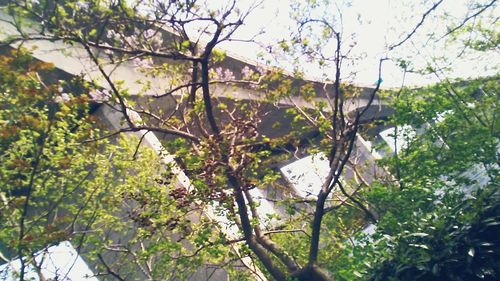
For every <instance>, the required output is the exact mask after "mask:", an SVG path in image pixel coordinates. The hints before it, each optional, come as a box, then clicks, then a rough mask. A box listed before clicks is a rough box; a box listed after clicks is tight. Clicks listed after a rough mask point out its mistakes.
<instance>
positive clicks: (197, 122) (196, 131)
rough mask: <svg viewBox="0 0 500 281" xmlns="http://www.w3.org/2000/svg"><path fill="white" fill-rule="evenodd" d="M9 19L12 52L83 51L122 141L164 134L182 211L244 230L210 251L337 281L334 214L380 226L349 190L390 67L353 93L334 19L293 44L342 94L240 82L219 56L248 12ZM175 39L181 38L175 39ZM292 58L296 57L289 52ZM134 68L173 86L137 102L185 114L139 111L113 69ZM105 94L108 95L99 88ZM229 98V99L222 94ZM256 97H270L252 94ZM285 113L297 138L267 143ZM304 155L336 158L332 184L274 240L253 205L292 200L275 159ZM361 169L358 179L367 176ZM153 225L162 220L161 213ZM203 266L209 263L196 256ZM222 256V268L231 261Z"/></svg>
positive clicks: (39, 8)
mask: <svg viewBox="0 0 500 281" xmlns="http://www.w3.org/2000/svg"><path fill="white" fill-rule="evenodd" d="M441 2H442V1H438V2H436V4H434V5H432V6H431V8H430V9H429V10H428V11H427V12H426V13H425V14H424V15H423V16H422V19H421V21H420V22H419V23H418V24H417V25H416V27H415V28H414V29H412V30H411V31H410V32H409V33H407V36H405V37H403V38H404V39H403V40H402V41H400V42H399V43H396V44H394V45H392V47H391V49H394V48H396V47H398V46H400V45H401V44H403V43H405V42H406V41H407V40H408V39H409V38H411V37H412V36H413V34H415V32H417V30H418V29H419V27H420V26H421V24H422V22H424V20H425V19H426V17H427V15H428V14H429V13H431V12H432V11H434V10H435V9H436V7H437V6H438V5H439V4H440V3H441ZM310 4H311V7H312V8H318V4H317V3H315V1H311V3H310ZM311 7H309V8H311ZM9 8H10V9H11V10H10V11H11V14H12V15H13V16H14V19H15V20H14V21H13V24H14V26H15V27H16V28H17V29H18V30H19V31H20V35H21V36H13V37H10V38H7V42H8V43H13V42H18V41H23V40H52V41H54V40H62V41H63V42H65V43H68V44H73V45H75V46H79V47H81V48H82V49H83V50H84V51H85V52H86V54H87V55H88V57H89V58H90V60H91V61H92V63H93V64H94V66H95V67H96V69H97V71H98V72H99V74H100V76H101V77H102V78H103V80H102V81H101V82H104V83H101V84H102V85H101V86H103V87H106V88H107V89H108V90H109V95H106V92H104V91H101V92H100V96H104V98H102V99H101V100H103V102H104V103H105V104H109V105H110V106H111V107H112V108H114V110H116V111H118V112H120V113H121V114H122V116H123V119H124V124H123V126H122V127H121V128H120V129H119V130H118V131H116V132H112V133H111V134H112V135H116V134H117V133H125V132H144V135H146V134H148V133H150V132H154V133H157V134H159V135H164V136H165V137H164V138H165V146H166V147H167V148H168V150H169V152H170V153H174V154H175V156H176V160H177V162H178V165H179V166H180V167H181V168H182V170H183V171H184V172H185V173H186V174H187V175H188V176H190V178H191V186H190V188H189V189H188V188H186V189H185V190H183V193H182V194H181V195H175V196H176V197H177V199H179V198H182V199H186V200H187V202H189V204H188V205H187V206H186V208H187V209H189V210H191V209H197V210H204V209H207V208H209V207H213V206H214V205H215V208H216V209H217V210H223V212H222V215H223V216H226V217H227V218H228V219H229V221H231V222H233V224H234V225H236V226H237V227H238V229H239V231H240V234H241V236H242V237H236V239H233V238H231V237H227V236H223V237H222V238H221V239H217V240H213V236H214V235H215V234H214V232H213V228H207V229H209V230H210V231H207V232H206V233H204V232H203V231H201V232H196V233H198V234H200V235H199V236H198V235H197V237H199V239H193V241H194V242H195V245H196V246H199V247H200V249H217V246H221V245H227V244H234V243H236V242H241V241H243V242H244V244H243V246H242V249H241V252H242V253H243V254H244V255H249V256H251V257H255V258H256V260H257V261H258V263H259V264H261V265H262V267H263V268H265V269H266V271H267V272H268V273H269V275H270V276H272V277H273V278H274V279H276V280H286V279H287V278H296V279H299V280H329V279H331V277H330V276H329V274H328V273H327V272H326V271H325V270H324V268H323V267H324V265H325V263H326V262H325V261H324V260H322V258H323V257H322V256H321V255H322V251H320V249H321V247H320V246H321V243H320V240H321V239H324V238H326V237H328V235H329V234H331V226H332V225H333V226H336V225H339V224H341V222H339V221H336V220H334V219H332V217H334V216H333V215H332V212H334V211H336V210H338V209H339V208H340V207H341V206H343V205H347V204H348V203H351V202H352V205H353V206H355V208H356V210H357V209H361V210H362V213H361V214H362V215H360V214H359V212H357V213H356V212H351V213H350V212H346V213H347V214H346V215H345V218H346V219H349V217H353V218H352V220H358V221H359V220H361V219H362V217H363V215H364V214H366V216H367V217H369V218H371V219H372V220H377V218H376V216H375V215H374V214H373V213H372V212H371V211H370V209H371V206H369V205H368V204H367V203H366V202H365V201H366V200H363V199H362V198H359V197H355V196H354V194H355V193H357V191H358V190H359V189H360V188H361V187H364V186H365V185H366V184H365V183H363V184H357V185H353V184H349V186H344V184H345V183H343V182H342V180H341V177H342V176H343V175H345V170H346V167H347V166H349V165H350V164H351V163H350V161H352V158H353V157H351V156H352V152H353V150H354V148H355V144H356V141H357V138H356V136H357V133H358V131H359V130H360V126H361V124H362V123H364V122H369V121H370V120H369V118H366V116H365V115H366V114H367V112H368V110H369V108H370V105H372V104H373V102H374V100H375V97H376V95H377V93H378V91H379V88H380V84H381V83H382V79H381V65H382V62H383V61H384V60H386V58H385V57H384V58H382V59H381V60H380V64H379V75H378V77H376V79H375V80H376V84H375V87H374V88H373V89H371V90H370V91H368V93H359V92H356V91H355V89H353V88H352V87H349V86H348V85H345V84H343V83H342V76H341V71H342V70H343V67H344V64H343V63H344V62H345V61H346V56H347V55H348V50H349V48H350V46H348V45H347V46H346V44H344V37H343V34H342V33H341V29H339V26H338V24H336V23H334V22H332V21H330V19H329V18H326V17H321V16H323V15H321V16H320V17H316V14H314V13H311V14H309V15H306V17H305V18H300V17H299V21H300V30H299V33H298V36H297V37H296V38H294V40H295V41H294V42H293V43H294V44H298V46H299V47H301V48H302V49H303V51H305V53H306V54H307V55H309V56H310V57H311V58H313V59H319V62H320V63H321V64H329V65H331V66H332V69H333V71H334V79H333V81H332V83H330V85H328V87H321V86H322V85H320V84H319V83H314V82H309V81H301V80H298V79H296V77H291V76H289V75H285V74H284V73H283V72H282V71H280V70H278V69H257V68H256V67H247V68H246V69H245V68H243V69H245V71H242V73H235V72H234V71H231V70H228V69H222V68H220V65H221V63H222V62H223V61H224V59H225V58H224V55H223V54H221V53H220V52H219V51H217V50H216V49H215V47H216V46H217V45H218V44H220V43H222V42H224V41H228V40H235V38H233V37H232V36H233V35H234V34H235V32H236V30H237V29H238V28H239V27H240V26H241V25H242V24H243V22H244V20H245V17H246V16H247V15H248V14H249V13H250V12H251V11H252V10H253V9H254V8H255V6H254V5H252V6H250V7H249V8H248V9H246V10H245V11H243V12H242V11H240V10H239V9H237V8H236V1H230V2H229V3H225V4H223V5H221V6H218V5H213V6H212V5H210V4H209V3H206V2H197V1H186V2H182V3H181V2H175V1H170V2H168V3H163V2H155V1H153V2H149V1H137V2H133V3H129V2H124V1H95V2H93V1H92V2H88V3H87V2H85V3H82V2H80V1H64V2H63V3H60V2H57V1H39V2H31V1H15V2H13V3H12V4H11V5H10V6H9ZM307 11H309V10H307ZM21 16H22V18H26V17H29V18H31V19H32V20H34V21H36V22H40V23H41V27H40V28H41V32H39V33H37V34H28V33H26V32H24V29H23V26H22V21H21ZM70 16H71V17H70ZM310 26H315V27H314V28H316V27H317V26H319V28H321V29H322V30H323V31H324V32H322V33H321V34H322V37H320V38H316V39H318V41H317V42H316V44H312V43H310V42H309V43H308V42H307V41H306V40H305V38H306V37H304V36H303V35H304V34H307V32H310V31H312V30H313V29H314V28H311V29H310ZM165 29H168V30H171V31H173V32H166V31H165ZM309 34H310V33H309ZM202 41H204V42H206V43H201V42H202ZM325 41H330V42H333V43H334V47H333V48H332V49H331V50H330V52H326V51H325V50H322V49H320V48H319V47H320V46H322V45H321V42H325ZM282 46H283V48H284V49H286V46H287V44H286V42H283V44H282ZM311 46H313V47H311ZM346 48H347V50H346ZM316 51H317V52H316ZM130 61H134V62H135V63H136V64H137V65H138V66H140V68H141V71H142V73H143V74H144V75H145V76H149V77H153V78H154V79H155V80H154V81H156V82H162V84H161V85H162V86H164V87H163V88H162V89H160V90H161V92H155V90H156V89H155V87H156V85H152V84H151V83H148V82H147V81H141V82H142V85H141V86H142V89H141V90H139V93H135V94H136V95H137V94H139V95H142V97H141V98H143V99H147V98H150V99H152V100H156V101H157V102H158V103H159V102H162V103H164V104H173V106H170V107H166V108H160V109H159V110H156V111H154V110H152V108H151V106H149V107H147V106H144V104H147V103H141V98H135V100H134V98H133V97H132V96H131V93H130V92H129V91H128V89H127V88H126V87H124V86H123V85H124V84H125V82H124V81H119V80H118V79H120V78H119V77H118V79H116V78H114V77H113V76H112V74H113V70H109V69H110V68H109V66H108V64H110V63H111V64H113V65H112V66H111V68H112V69H115V66H116V65H120V64H126V63H129V62H130ZM94 82H95V84H99V83H98V82H99V81H94ZM240 85H241V87H240V88H241V89H245V90H248V91H249V92H250V93H251V94H254V96H253V97H254V98H253V99H250V100H245V99H242V97H241V96H238V95H231V94H227V92H230V91H231V90H232V89H233V87H236V86H240ZM217 89H219V90H220V89H222V90H225V91H227V92H226V93H221V92H220V91H219V92H217ZM256 89H257V90H261V91H263V92H264V93H265V95H262V94H261V95H258V93H256V92H252V90H256ZM363 94H364V95H363ZM361 98H364V101H365V102H364V104H362V106H360V107H355V108H350V107H348V106H347V104H349V101H352V100H355V99H356V100H357V99H361ZM295 101H301V102H302V104H305V105H306V106H302V105H300V106H299V105H298V103H296V102H295ZM167 102H168V103H167ZM135 103H136V106H134V104H135ZM149 104H151V103H149ZM273 104H278V105H283V104H285V105H286V106H287V107H289V109H288V114H290V115H291V116H292V117H291V118H290V119H292V122H291V127H288V126H286V125H287V124H279V122H277V123H278V124H277V126H281V127H277V128H281V129H282V130H285V131H287V133H286V134H281V135H280V134H278V135H277V136H273V138H270V137H268V136H266V135H264V134H263V132H262V130H261V128H262V127H263V126H264V125H266V124H267V123H268V122H271V121H270V120H269V119H266V116H269V115H270V114H272V113H274V112H277V109H276V108H274V107H272V105H273ZM141 105H142V106H141ZM137 116H139V117H140V118H137ZM277 131H279V130H278V129H277ZM288 131H291V133H288ZM304 131H307V132H312V135H316V136H317V140H319V141H316V142H315V141H310V140H307V139H305V140H304V141H303V142H302V143H301V142H300V141H296V138H297V136H300V135H303V134H304ZM144 135H143V137H144ZM301 138H302V137H301ZM142 139H143V138H142V137H141V140H142ZM304 143H307V145H309V147H310V148H312V150H316V151H322V152H323V153H324V154H325V155H326V156H327V158H328V161H329V166H330V169H329V173H328V175H327V176H326V177H325V178H324V180H323V183H322V186H321V188H320V191H319V193H318V194H317V195H316V197H315V198H314V199H306V200H302V199H301V200H293V199H292V200H288V202H287V203H288V204H287V206H286V207H287V208H288V209H289V210H291V212H297V211H299V212H300V213H301V215H302V216H293V217H292V216H291V219H290V221H289V222H287V224H286V225H283V226H281V227H280V228H278V229H271V230H265V229H264V228H263V227H262V226H261V221H263V218H262V216H260V215H259V213H258V211H257V207H258V203H257V202H256V199H257V198H255V197H254V196H252V195H251V191H252V190H254V189H256V188H258V186H262V185H267V184H273V186H274V187H275V188H279V187H282V188H283V189H285V187H286V184H284V183H282V182H280V181H278V180H277V179H278V178H279V174H277V173H276V171H273V170H272V169H269V167H270V165H271V164H272V163H273V162H275V161H277V159H276V158H279V156H278V157H271V156H273V153H275V154H276V152H283V151H287V150H288V149H289V148H293V149H296V148H300V147H301V146H303V145H304ZM351 166H353V167H352V169H354V170H356V167H355V165H351ZM263 167H264V168H263ZM173 170H175V169H172V171H173ZM176 184H177V182H176V181H175V180H174V181H172V182H168V183H167V185H169V187H170V188H172V189H173V187H175V186H176ZM337 188H338V190H339V194H340V198H341V199H340V200H339V201H340V202H336V203H333V204H332V203H331V201H332V200H331V199H330V197H329V196H331V195H332V194H333V192H334V189H337ZM173 190H176V189H173ZM160 194H161V193H160ZM172 196H174V195H172ZM175 196H174V197H175ZM155 198H157V200H161V199H158V197H155ZM147 201H148V202H145V203H146V204H145V205H144V208H154V206H155V205H154V204H153V205H151V204H150V203H149V200H147ZM297 201H298V202H297ZM300 204H302V205H300ZM301 209H302V210H301ZM155 210H156V211H155V212H153V216H154V215H167V216H170V213H169V211H170V210H171V209H167V210H165V209H163V208H159V209H155ZM353 213H355V214H353ZM144 214H145V215H146V214H147V215H151V213H150V212H144ZM339 214H340V212H339ZM308 216H309V217H310V218H312V219H308ZM140 219H145V220H146V221H148V223H149V221H150V219H151V218H150V217H147V216H146V217H145V218H144V217H140ZM300 219H306V220H307V221H308V222H309V223H308V227H306V228H304V227H301V226H300ZM202 222H203V221H202ZM206 224H207V223H206V222H204V224H202V225H206ZM328 224H330V225H328ZM183 225H184V226H186V224H183ZM296 226H297V227H296ZM173 229H174V230H175V231H179V232H181V233H185V234H186V235H184V237H187V236H189V235H190V234H191V233H192V232H190V231H186V232H183V231H182V229H179V228H178V227H177V226H176V225H175V227H173ZM175 231H173V232H175ZM201 234H204V235H201ZM340 237H342V236H340ZM344 237H345V236H344ZM149 238H151V237H149ZM287 239H289V240H291V241H294V242H297V244H296V245H299V246H300V248H302V249H304V251H305V253H304V252H300V253H294V251H293V247H294V245H290V244H287V243H286V242H283V241H285V240H287ZM152 241H154V240H152ZM280 241H281V243H276V242H280ZM159 245H162V246H164V249H166V250H169V249H170V248H169V247H173V246H172V244H169V243H166V244H160V243H156V244H155V243H152V244H149V246H150V247H149V249H148V251H156V250H157V246H159ZM176 245H179V244H176ZM296 245H295V246H296ZM118 250H119V249H118ZM216 251H217V250H216ZM146 252H147V251H146ZM196 254H197V251H194V255H196ZM216 255H219V256H220V255H221V252H218V253H216ZM325 255H326V256H327V257H328V255H327V254H325ZM167 256H168V255H167ZM169 258H170V260H174V259H175V258H174V257H169ZM160 259H161V258H160ZM139 260H140V258H139ZM177 260H179V259H177ZM184 264H185V263H184ZM106 268H108V269H109V273H110V274H111V275H113V276H115V275H116V276H119V274H117V273H116V272H114V271H113V269H112V268H110V267H108V266H106ZM155 272H156V271H155ZM116 276H115V277H116Z"/></svg>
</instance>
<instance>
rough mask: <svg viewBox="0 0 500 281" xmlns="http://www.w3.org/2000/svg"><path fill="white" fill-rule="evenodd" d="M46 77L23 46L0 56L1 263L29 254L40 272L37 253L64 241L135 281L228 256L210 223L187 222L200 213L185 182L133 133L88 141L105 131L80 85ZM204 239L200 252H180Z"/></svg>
mask: <svg viewBox="0 0 500 281" xmlns="http://www.w3.org/2000/svg"><path fill="white" fill-rule="evenodd" d="M51 77H54V73H53V69H52V66H51V65H49V64H46V63H42V62H37V61H35V60H33V59H32V58H31V57H30V55H29V54H28V53H27V52H26V51H23V50H15V51H13V52H12V54H9V55H2V56H1V57H0V92H1V93H2V96H1V99H2V102H1V104H2V107H1V110H0V117H1V118H0V120H1V121H0V122H1V126H2V127H1V131H2V135H1V139H0V140H1V142H0V144H1V160H2V161H0V162H1V167H0V178H1V182H2V187H1V190H0V191H1V193H0V195H1V198H2V205H1V207H0V210H1V212H0V226H1V227H0V229H1V230H0V245H1V247H0V249H1V252H0V254H1V257H2V259H3V260H4V262H6V261H9V260H11V259H14V258H16V257H19V256H25V257H29V258H28V259H26V260H25V263H26V264H28V263H30V264H33V265H34V266H35V268H36V267H37V266H40V265H39V264H36V262H35V261H34V260H33V259H32V258H34V256H33V255H34V253H36V252H38V251H39V250H40V249H44V248H45V247H48V246H50V245H53V244H57V243H58V242H60V241H63V240H70V241H72V243H73V245H75V247H78V248H81V247H82V248H81V252H83V253H85V258H86V259H87V260H88V261H90V262H91V263H92V264H95V265H96V266H97V268H96V270H97V272H96V273H97V275H102V274H104V276H106V275H109V272H107V271H108V270H109V268H113V270H116V274H121V275H123V276H128V278H133V279H142V278H145V277H144V276H146V277H148V278H155V279H165V278H167V277H166V276H169V275H171V276H170V277H168V278H180V279H186V278H188V277H189V276H191V275H192V274H194V273H195V272H196V271H197V270H199V267H200V266H201V265H202V264H204V263H206V262H209V261H210V262H212V263H214V262H222V261H224V259H225V258H227V257H231V256H232V254H231V253H228V249H227V247H225V246H224V240H223V239H222V238H217V237H218V234H217V230H216V229H215V228H214V227H213V225H212V224H211V223H210V222H209V221H208V220H207V219H198V223H195V222H192V221H190V219H193V217H194V216H196V212H197V209H196V208H194V209H193V208H191V207H190V206H188V204H187V200H189V199H188V198H186V196H185V191H183V190H182V188H181V189H174V188H169V187H168V186H169V185H171V179H172V175H171V171H170V170H169V169H168V168H165V167H164V166H162V165H161V164H160V163H161V161H160V159H158V156H156V155H155V154H154V152H153V151H152V150H150V149H146V148H139V147H137V145H138V144H137V141H138V139H134V138H131V137H132V136H129V137H128V138H118V139H114V140H111V139H102V140H94V141H89V140H91V139H98V138H99V137H101V136H102V135H103V132H102V130H101V129H99V127H100V126H102V124H101V125H99V124H100V123H99V121H98V120H97V118H96V117H94V116H93V115H89V104H91V103H90V99H89V98H88V97H87V95H86V94H85V93H84V92H85V91H86V90H85V88H86V87H88V86H89V85H88V84H87V83H86V82H83V81H82V80H79V78H76V79H72V80H67V81H64V82H63V81H53V80H54V79H52V78H51ZM51 80H52V81H53V82H52V83H51V82H50V81H51ZM73 93H74V94H73ZM127 139H128V140H127ZM132 157H134V159H132ZM146 167H147V168H146ZM173 229H177V232H176V233H173V232H172V230H173ZM117 237H120V238H117ZM124 237H127V239H126V240H124V241H123V242H121V243H120V242H119V241H121V240H123V238H124ZM151 241H155V243H151ZM186 241H189V242H186ZM210 241H211V243H213V245H212V246H213V247H211V248H209V249H207V250H206V251H205V250H204V249H200V250H198V251H197V252H196V253H197V255H192V253H190V252H191V250H190V249H191V248H189V247H188V248H186V246H187V245H191V246H190V247H203V246H205V243H210ZM103 257H104V258H103ZM130 259H132V260H134V261H135V262H133V263H130V262H129V261H130ZM152 261H155V262H154V263H153V265H154V266H148V264H150V263H151V262H152ZM124 264H125V266H123V265H124ZM179 267H180V268H182V271H178V270H177V269H178V268H179ZM165 268H168V269H169V270H165ZM23 273H24V271H23ZM236 274H239V275H241V273H238V272H236ZM20 277H21V278H22V276H20Z"/></svg>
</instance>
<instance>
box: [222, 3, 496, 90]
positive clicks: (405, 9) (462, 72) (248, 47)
mask: <svg viewBox="0 0 500 281" xmlns="http://www.w3.org/2000/svg"><path fill="white" fill-rule="evenodd" d="M436 1H437V0H433V1H429V0H427V1H424V2H425V3H423V4H422V3H420V2H421V1H415V0H413V1H409V0H353V1H351V5H350V7H347V6H344V7H342V13H343V21H344V34H346V35H349V34H356V39H357V45H356V47H355V49H354V50H353V54H354V55H364V58H363V59H361V60H358V61H356V62H355V63H354V64H353V65H349V66H348V67H346V69H344V73H350V72H356V73H357V74H356V77H355V78H353V79H352V81H353V82H355V83H358V84H361V85H373V84H374V83H375V81H377V73H378V72H377V66H378V60H379V58H380V57H382V56H384V55H387V56H389V57H390V58H397V57H404V58H410V61H412V62H414V63H415V65H416V66H418V67H422V66H425V65H426V64H428V63H430V62H432V58H433V57H440V56H446V57H448V58H450V59H451V60H453V59H454V56H456V55H457V54H458V53H460V51H461V50H459V49H458V48H457V45H455V46H453V45H449V44H446V42H445V40H440V41H438V42H435V41H436V40H430V41H428V42H426V41H427V39H428V34H429V33H431V32H436V34H437V35H442V34H444V33H446V30H447V27H448V26H449V25H450V24H449V21H448V24H447V23H446V22H444V21H443V20H442V19H440V18H439V17H441V16H442V15H443V14H444V13H447V14H448V15H449V16H450V17H451V19H453V18H454V19H455V21H454V22H455V23H456V22H460V21H461V20H462V19H463V18H464V17H465V16H466V15H467V13H468V8H467V2H468V1H467V0H445V1H444V2H443V3H442V4H441V5H440V6H439V7H438V9H436V10H435V12H433V13H432V14H431V15H429V16H428V17H427V18H426V21H425V24H424V25H423V26H422V28H421V29H419V30H418V32H417V33H416V35H415V36H414V37H413V39H412V40H409V41H407V42H406V44H405V45H403V46H401V47H399V48H397V49H396V50H395V51H392V52H387V46H388V45H391V44H394V43H396V42H398V41H399V40H401V39H402V38H404V36H405V35H406V34H407V33H408V32H410V31H411V30H412V29H413V28H414V27H415V25H416V24H417V23H418V22H419V21H420V19H421V17H422V14H423V13H424V12H425V11H427V10H428V9H429V8H430V7H431V6H432V5H433V4H434V3H435V2H436ZM252 2H253V0H240V1H239V2H238V5H241V7H246V6H248V5H249V3H252ZM289 2H290V1H289V0H272V1H270V0H264V3H263V5H262V6H261V7H259V8H257V10H255V11H254V12H253V13H252V14H251V15H250V16H249V17H248V18H247V20H246V24H245V26H243V27H241V29H240V30H239V32H238V33H237V34H236V35H237V37H238V38H241V39H245V38H248V37H249V36H250V35H252V34H255V33H257V32H258V31H259V30H261V29H264V31H265V34H263V35H261V36H259V37H258V40H259V41H260V42H261V43H262V44H263V45H273V44H275V42H277V41H279V40H281V39H289V34H290V31H291V30H293V26H294V22H293V20H292V19H291V18H290V11H291V9H290V4H289ZM477 2H480V3H487V2H490V1H488V0H477ZM243 9H244V8H243ZM495 12H498V9H496V11H495V10H490V13H489V14H494V13H495ZM494 15H495V14H494ZM496 15H498V13H496ZM358 19H360V20H361V22H359V20H358ZM447 25H448V26H447ZM498 27H499V25H498V24H497V25H496V28H497V29H498ZM346 35H344V37H348V36H346ZM425 42H426V43H425ZM222 47H223V48H224V49H226V50H228V51H229V52H230V53H235V54H237V55H239V56H242V57H246V58H249V59H252V60H256V59H257V56H256V55H257V53H259V52H265V49H262V48H260V47H259V46H257V45H256V44H251V43H241V42H228V43H224V44H223V45H222ZM274 47H276V48H277V46H274ZM325 47H328V46H325ZM330 48H332V47H330ZM281 64H282V65H281V66H284V67H285V68H287V67H288V68H290V69H291V67H289V66H287V65H286V64H284V65H283V63H281ZM499 64H500V61H499V54H498V52H493V53H490V54H488V55H486V56H483V57H477V56H476V55H469V56H467V58H466V59H461V60H455V61H454V63H453V69H454V70H453V71H451V72H448V73H446V74H445V76H447V77H464V78H467V77H477V76H485V75H491V74H494V73H496V71H497V69H498V68H497V67H498V65H499ZM302 65H303V66H304V67H305V69H304V70H305V73H306V76H307V77H310V78H319V77H321V76H322V73H321V71H319V70H318V68H317V67H316V66H314V65H308V64H307V63H302ZM438 66H440V67H442V66H445V65H444V64H442V63H439V64H438ZM485 68H489V69H485ZM330 73H332V72H331V71H330ZM402 73H403V72H402V70H401V69H400V68H399V67H397V66H396V65H395V64H394V63H392V62H391V61H387V62H385V63H384V68H383V81H384V82H383V84H382V85H383V86H384V87H398V86H400V85H401V83H402V81H403V80H402V77H403V76H402ZM330 76H332V75H330ZM346 78H347V77H346ZM347 79H348V80H350V79H351V78H347ZM433 81H436V77H422V76H421V75H416V74H408V75H407V76H406V80H405V84H406V85H422V84H428V83H430V82H433Z"/></svg>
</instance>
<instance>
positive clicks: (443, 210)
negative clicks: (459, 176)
mask: <svg viewBox="0 0 500 281" xmlns="http://www.w3.org/2000/svg"><path fill="white" fill-rule="evenodd" d="M405 195H407V194H405ZM408 197H409V198H411V196H408ZM498 199H499V198H498V190H497V187H496V186H495V185H492V186H490V187H489V188H485V189H484V190H480V191H478V192H477V195H476V196H469V197H468V198H466V199H464V198H462V195H461V194H448V196H445V197H444V198H442V199H441V201H440V202H434V203H432V204H429V206H428V207H430V208H428V210H422V209H418V208H408V206H411V205H408V204H406V205H403V206H401V205H399V204H395V205H399V206H398V207H399V210H404V211H403V213H405V214H406V216H407V217H403V218H402V219H407V220H404V221H403V220H399V218H400V216H399V215H398V214H394V213H389V215H386V216H384V218H383V219H381V221H380V224H379V225H378V227H379V228H378V231H377V233H376V234H375V235H373V236H372V237H370V238H369V239H367V238H366V237H365V239H362V238H358V239H361V240H359V241H363V242H358V244H357V245H355V246H352V247H347V251H346V253H344V255H343V256H342V258H341V259H343V260H344V261H348V263H349V264H350V265H351V266H352V267H342V268H339V270H338V271H337V272H338V278H339V280H352V279H358V278H361V277H363V279H369V280H496V279H497V276H498V274H499V273H500V272H499V271H498V264H497V263H498V245H499V242H500V241H498V237H497V235H495V233H496V232H498V219H499V200H498ZM340 264H343V265H344V266H345V264H344V263H342V262H340Z"/></svg>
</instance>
